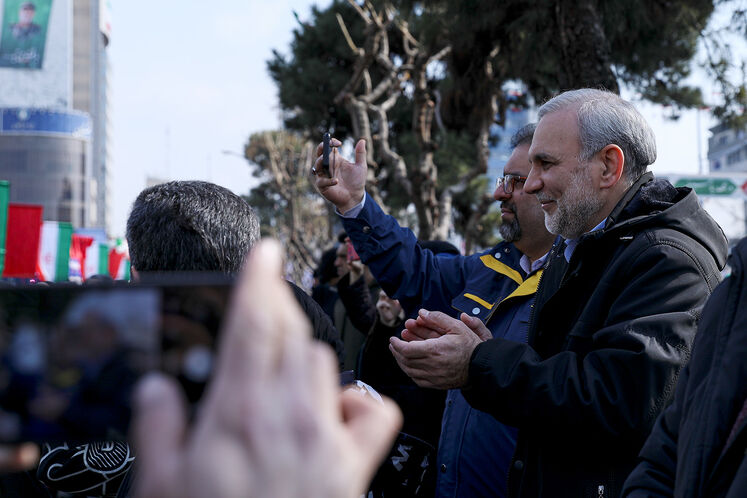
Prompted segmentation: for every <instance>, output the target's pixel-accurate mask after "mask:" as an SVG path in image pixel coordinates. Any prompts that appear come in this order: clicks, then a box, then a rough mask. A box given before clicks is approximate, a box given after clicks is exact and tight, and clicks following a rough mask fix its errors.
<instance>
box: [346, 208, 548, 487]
mask: <svg viewBox="0 0 747 498" xmlns="http://www.w3.org/2000/svg"><path fill="white" fill-rule="evenodd" d="M343 224H344V226H345V231H346V232H347V234H348V236H349V237H350V238H351V239H352V241H353V243H354V245H355V249H356V251H357V252H358V254H359V255H360V256H361V260H362V261H363V262H364V263H365V264H366V265H368V267H369V268H370V269H371V272H372V273H373V274H374V276H375V277H376V280H377V281H378V282H379V284H380V285H381V287H382V288H383V289H384V291H385V292H386V293H387V295H389V296H392V297H394V298H396V299H399V301H400V304H401V305H402V307H403V309H404V310H405V313H406V314H407V315H409V316H413V315H414V314H416V313H417V311H418V309H419V308H420V307H423V308H426V309H430V310H438V311H442V312H444V313H449V314H451V316H453V317H458V316H459V314H460V312H464V313H467V314H470V315H472V316H476V317H478V318H480V319H481V320H482V321H483V322H484V323H485V324H486V325H487V327H488V328H489V329H490V331H491V332H492V333H493V336H494V337H501V338H505V339H509V340H513V341H518V342H526V340H527V328H528V324H529V316H530V311H531V307H530V306H531V302H532V300H533V298H534V293H535V292H536V290H537V285H538V282H539V279H540V274H541V272H533V273H532V274H531V275H526V274H525V273H524V271H523V270H522V269H521V266H520V264H519V261H520V258H521V252H519V250H518V249H516V248H515V247H514V246H513V244H509V243H507V242H501V243H499V244H498V245H496V246H495V247H493V248H491V249H490V250H487V251H483V252H482V253H478V254H472V255H470V256H461V255H453V254H438V255H436V254H434V253H433V252H432V251H430V250H424V249H423V248H422V247H421V246H420V245H419V243H418V241H417V239H416V238H415V236H414V235H413V233H412V232H411V231H410V230H408V229H407V228H402V227H400V226H399V225H398V224H397V222H396V220H394V218H392V217H391V216H386V215H385V214H384V213H383V212H382V211H381V208H380V207H379V206H378V205H377V204H376V203H375V202H374V201H373V199H371V198H370V197H368V198H367V199H366V201H365V203H364V206H363V209H362V210H361V212H360V213H359V214H358V215H357V216H356V217H355V218H344V219H343ZM387 353H388V349H387ZM515 436H516V430H515V429H514V428H513V427H509V426H507V425H505V424H502V423H500V422H498V421H497V420H496V419H495V418H494V417H492V416H491V415H489V414H487V413H484V412H481V411H479V410H476V409H474V408H473V407H471V406H470V405H469V404H468V403H467V401H465V399H464V397H463V396H462V395H461V393H460V392H459V390H454V389H452V390H450V391H449V392H448V394H447V398H446V406H445V408H444V412H443V420H442V426H441V437H440V439H439V446H438V459H437V461H438V477H437V487H436V496H438V497H461V496H470V497H474V496H490V497H503V496H505V493H506V474H507V469H508V466H509V464H510V462H511V456H512V455H513V452H514V443H515Z"/></svg>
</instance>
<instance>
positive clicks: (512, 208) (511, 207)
mask: <svg viewBox="0 0 747 498" xmlns="http://www.w3.org/2000/svg"><path fill="white" fill-rule="evenodd" d="M501 209H508V210H509V211H511V212H512V213H514V214H516V204H511V203H508V202H505V201H504V202H501Z"/></svg>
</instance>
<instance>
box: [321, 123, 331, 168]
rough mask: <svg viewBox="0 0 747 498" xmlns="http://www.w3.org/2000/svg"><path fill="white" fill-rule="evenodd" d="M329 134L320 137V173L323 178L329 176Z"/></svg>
mask: <svg viewBox="0 0 747 498" xmlns="http://www.w3.org/2000/svg"><path fill="white" fill-rule="evenodd" d="M331 138H332V137H330V135H329V133H325V134H324V136H323V137H322V172H323V173H324V175H325V176H328V177H329V176H331V174H330V171H329V140H330V139H331Z"/></svg>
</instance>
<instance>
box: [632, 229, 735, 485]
mask: <svg viewBox="0 0 747 498" xmlns="http://www.w3.org/2000/svg"><path fill="white" fill-rule="evenodd" d="M730 264H731V267H732V274H731V276H730V277H729V278H728V279H727V280H726V281H724V282H723V283H722V284H721V285H719V287H718V288H717V289H716V291H715V292H714V293H713V296H711V298H710V299H709V300H708V304H706V307H705V310H704V312H703V319H702V320H701V322H700V326H699V328H698V335H697V337H696V340H695V346H694V348H693V356H692V359H691V360H690V363H689V364H688V365H687V367H685V369H684V370H683V371H682V375H680V378H679V381H678V382H677V391H676V394H675V399H674V403H672V405H671V406H670V407H669V408H667V409H666V411H664V413H663V414H662V415H661V416H660V417H659V419H658V420H657V422H656V426H655V427H654V430H653V432H652V433H651V436H649V438H648V440H647V441H646V444H645V445H644V447H643V450H642V451H641V455H640V456H641V459H642V461H641V463H640V464H639V465H638V466H637V467H636V468H635V470H634V471H633V473H632V474H631V475H630V477H629V478H628V480H627V481H626V482H625V490H624V491H623V496H626V497H630V498H633V497H663V496H677V497H683V498H685V497H688V498H689V497H703V498H705V497H708V498H719V497H729V498H737V497H744V496H747V454H746V453H745V448H747V419H743V420H742V421H741V423H740V424H736V422H737V415H738V413H739V412H740V410H741V409H743V407H744V406H745V402H746V401H747V239H743V240H742V242H741V243H740V244H739V245H738V246H737V247H736V248H735V249H734V251H733V253H732V258H731V261H730Z"/></svg>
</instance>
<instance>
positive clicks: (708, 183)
mask: <svg viewBox="0 0 747 498" xmlns="http://www.w3.org/2000/svg"><path fill="white" fill-rule="evenodd" d="M674 186H675V187H691V188H692V189H693V190H695V193H696V194H698V195H724V196H726V195H732V194H733V193H734V192H736V190H737V189H738V188H739V187H738V186H737V185H736V184H735V183H734V182H732V181H731V180H729V179H728V178H680V179H679V180H677V183H675V184H674Z"/></svg>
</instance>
